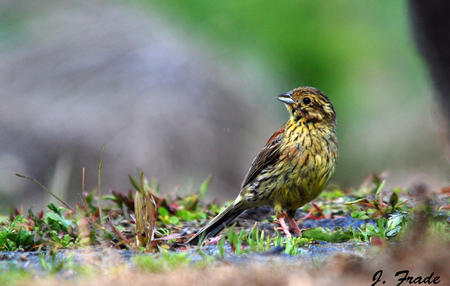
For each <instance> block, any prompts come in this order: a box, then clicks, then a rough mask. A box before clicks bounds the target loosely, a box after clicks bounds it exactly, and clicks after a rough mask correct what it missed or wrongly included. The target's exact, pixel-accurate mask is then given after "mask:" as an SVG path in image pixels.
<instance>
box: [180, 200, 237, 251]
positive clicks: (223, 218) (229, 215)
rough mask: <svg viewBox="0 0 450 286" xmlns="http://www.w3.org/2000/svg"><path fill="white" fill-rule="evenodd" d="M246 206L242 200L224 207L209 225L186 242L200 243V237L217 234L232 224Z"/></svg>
mask: <svg viewBox="0 0 450 286" xmlns="http://www.w3.org/2000/svg"><path fill="white" fill-rule="evenodd" d="M244 210H245V208H243V207H242V203H241V202H237V203H236V202H234V203H232V204H231V205H229V206H228V207H227V208H226V209H224V210H223V211H222V212H221V213H220V214H218V215H217V216H216V217H215V218H213V219H212V220H211V221H210V222H209V223H208V224H207V225H205V226H204V227H203V228H202V229H200V230H199V231H198V232H197V233H196V234H195V235H194V236H193V237H191V238H190V239H189V240H188V241H187V242H186V244H198V242H199V240H200V238H202V237H203V238H205V239H206V238H208V237H212V236H215V235H216V234H218V233H219V232H220V231H221V230H222V229H224V228H225V227H227V226H229V225H231V223H232V222H233V221H234V220H235V219H236V218H237V217H238V216H239V215H240V214H241V213H242V212H244Z"/></svg>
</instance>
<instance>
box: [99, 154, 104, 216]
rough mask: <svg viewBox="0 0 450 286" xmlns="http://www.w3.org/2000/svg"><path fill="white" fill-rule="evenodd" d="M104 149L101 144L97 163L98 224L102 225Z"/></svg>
mask: <svg viewBox="0 0 450 286" xmlns="http://www.w3.org/2000/svg"><path fill="white" fill-rule="evenodd" d="M104 151H105V146H102V151H101V152H100V162H99V163H98V213H99V216H100V224H101V225H103V224H104V221H103V208H102V168H103V152H104Z"/></svg>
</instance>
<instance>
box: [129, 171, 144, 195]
mask: <svg viewBox="0 0 450 286" xmlns="http://www.w3.org/2000/svg"><path fill="white" fill-rule="evenodd" d="M128 179H130V183H131V185H132V186H133V188H134V189H135V190H136V191H138V192H140V191H141V188H140V187H139V185H138V183H137V182H136V179H135V178H134V177H133V176H131V175H130V174H128Z"/></svg>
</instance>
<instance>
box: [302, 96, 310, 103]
mask: <svg viewBox="0 0 450 286" xmlns="http://www.w3.org/2000/svg"><path fill="white" fill-rule="evenodd" d="M310 103H311V98H309V97H305V98H303V104H304V105H308V104H310Z"/></svg>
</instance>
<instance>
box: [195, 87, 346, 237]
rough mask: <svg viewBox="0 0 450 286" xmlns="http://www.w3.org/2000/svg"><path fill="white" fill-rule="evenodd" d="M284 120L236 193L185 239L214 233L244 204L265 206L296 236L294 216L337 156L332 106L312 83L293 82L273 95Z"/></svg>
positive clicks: (325, 180) (327, 174)
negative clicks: (284, 111)
mask: <svg viewBox="0 0 450 286" xmlns="http://www.w3.org/2000/svg"><path fill="white" fill-rule="evenodd" d="M277 99H278V100H280V101H281V102H282V103H283V104H284V105H285V107H286V108H287V110H288V113H289V119H288V121H287V122H286V123H285V124H283V125H282V126H281V127H280V128H279V129H278V130H277V131H275V133H273V135H272V136H270V138H269V140H268V141H267V143H266V144H265V146H264V147H263V149H262V150H261V151H260V152H259V154H258V155H257V156H256V157H255V159H254V160H253V162H252V164H251V167H250V169H249V170H248V172H247V174H246V176H245V179H244V180H243V182H242V185H241V189H240V193H239V195H238V196H237V198H236V199H235V200H234V201H233V202H232V203H231V204H230V205H229V206H228V207H226V208H225V209H224V210H223V211H222V212H220V213H219V214H218V215H217V216H216V217H214V218H213V219H212V220H211V221H210V222H209V223H207V224H206V225H205V226H204V227H203V228H201V229H200V230H199V231H198V232H197V233H196V234H195V235H194V236H192V237H191V238H190V239H189V240H188V241H187V242H186V244H190V245H194V244H198V243H199V241H200V239H201V240H202V241H203V240H204V239H206V238H210V237H214V236H216V235H217V234H218V233H219V232H220V231H222V230H223V229H224V228H225V227H227V226H230V225H231V224H232V223H233V222H234V220H236V218H237V217H238V216H239V215H240V214H242V213H243V212H244V211H245V210H247V209H249V208H254V207H259V206H270V207H272V208H273V209H274V212H275V215H276V218H277V220H278V222H279V224H280V226H281V229H282V230H283V232H284V233H285V235H286V236H287V237H291V233H290V229H289V227H288V225H287V224H286V221H285V218H286V219H287V221H288V223H289V226H290V228H291V230H292V231H294V232H295V234H296V235H297V236H301V230H300V229H299V227H298V225H297V223H296V221H295V219H294V216H295V213H296V211H297V209H298V208H300V207H301V206H303V205H305V204H307V203H308V202H310V201H312V200H313V199H314V198H316V197H317V196H318V195H319V194H320V192H321V191H322V190H323V188H324V187H325V186H326V184H327V183H328V181H329V180H330V178H331V176H332V174H333V172H334V169H335V165H336V161H337V159H338V140H337V136H336V111H335V109H334V107H333V104H332V103H331V101H330V99H329V98H328V97H327V96H326V95H325V93H323V92H322V91H320V90H319V89H317V88H314V87H298V88H296V89H293V90H291V91H289V92H286V93H283V94H280V95H278V96H277Z"/></svg>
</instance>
